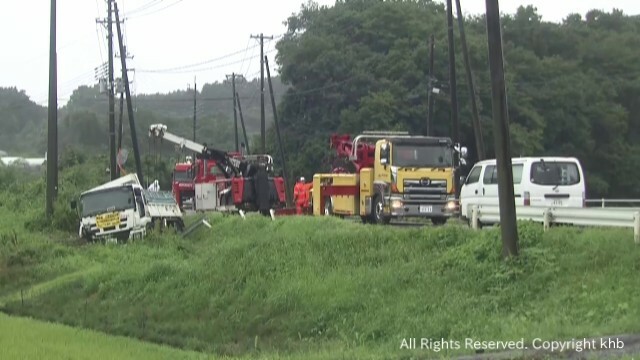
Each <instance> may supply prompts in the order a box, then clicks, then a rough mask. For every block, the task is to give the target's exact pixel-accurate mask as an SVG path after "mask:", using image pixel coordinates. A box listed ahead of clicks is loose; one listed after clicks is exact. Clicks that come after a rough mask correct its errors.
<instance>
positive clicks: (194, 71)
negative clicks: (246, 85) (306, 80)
mask: <svg viewBox="0 0 640 360" xmlns="http://www.w3.org/2000/svg"><path fill="white" fill-rule="evenodd" d="M274 51H276V49H273V50H270V51H268V52H267V51H265V54H268V53H271V52H274ZM246 60H247V58H244V59H240V60H236V61H233V62H228V63H224V64H221V65H217V66H209V67H206V68H199V69H188V70H176V71H171V70H145V69H138V71H139V72H142V73H156V74H185V73H197V72H202V71H208V70H213V69H219V68H223V67H226V66H231V65H237V64H240V63H242V62H243V61H246Z"/></svg>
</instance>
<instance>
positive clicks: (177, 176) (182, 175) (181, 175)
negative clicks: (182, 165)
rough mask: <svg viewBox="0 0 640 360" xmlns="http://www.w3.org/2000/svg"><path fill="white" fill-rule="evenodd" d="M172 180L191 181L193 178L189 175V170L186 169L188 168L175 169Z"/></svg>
mask: <svg viewBox="0 0 640 360" xmlns="http://www.w3.org/2000/svg"><path fill="white" fill-rule="evenodd" d="M173 181H177V182H189V181H193V178H192V176H191V171H188V170H184V171H175V172H174V173H173Z"/></svg>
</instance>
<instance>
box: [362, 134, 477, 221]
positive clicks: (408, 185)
mask: <svg viewBox="0 0 640 360" xmlns="http://www.w3.org/2000/svg"><path fill="white" fill-rule="evenodd" d="M456 152H459V153H460V157H459V158H460V160H456ZM465 158H466V149H465V148H461V149H459V147H456V146H454V144H453V143H452V141H451V139H449V138H435V137H419V136H415V137H395V138H393V137H390V138H387V139H381V140H378V141H377V142H376V152H375V160H374V168H373V175H374V176H373V178H374V187H375V188H376V189H377V191H378V194H379V195H380V196H379V197H378V199H377V200H376V202H375V203H374V204H372V207H373V210H374V212H375V213H376V214H378V215H376V216H382V217H384V219H383V221H388V219H389V218H403V217H426V218H430V219H431V220H432V222H433V223H434V224H443V223H445V222H446V220H447V219H448V218H450V217H452V216H456V215H458V214H459V206H458V202H457V200H456V189H455V181H454V180H455V177H456V173H457V171H456V169H457V168H458V167H459V166H460V165H462V164H464V162H465V161H464V159H465Z"/></svg>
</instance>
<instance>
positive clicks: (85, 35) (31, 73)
mask: <svg viewBox="0 0 640 360" xmlns="http://www.w3.org/2000/svg"><path fill="white" fill-rule="evenodd" d="M440 1H442V0H440ZM303 2H306V0H272V1H267V0H227V1H224V2H222V1H213V0H119V1H118V6H119V10H120V14H122V13H123V12H124V16H122V15H121V18H122V17H124V18H125V20H126V22H125V24H124V25H123V32H124V33H125V37H126V39H125V44H126V45H127V50H128V52H129V54H130V55H132V56H134V59H133V60H128V62H127V66H128V67H129V68H133V69H135V70H136V72H135V74H133V73H131V74H130V80H134V83H133V84H132V91H133V92H134V94H135V93H138V94H141V93H156V92H160V93H166V92H170V91H174V90H178V89H186V88H187V86H188V84H193V80H194V77H196V79H197V84H198V88H199V89H202V84H204V83H205V82H214V81H216V80H217V81H222V80H223V79H224V78H225V75H226V74H230V73H231V72H236V73H239V74H244V75H245V76H247V77H248V78H253V77H255V76H258V75H259V72H260V62H259V46H258V41H257V40H256V39H250V36H251V35H256V34H259V33H260V32H262V33H264V34H265V36H271V35H273V36H276V37H277V36H278V35H281V34H283V33H284V32H285V30H286V28H285V26H284V25H283V21H285V20H286V18H287V17H288V16H289V15H291V13H297V12H298V11H299V9H300V5H301V4H302V3H303ZM317 2H318V3H319V4H320V5H333V4H334V2H335V1H334V0H317ZM57 3H58V4H57V15H58V20H57V29H58V36H57V49H58V98H59V101H58V103H59V105H60V106H62V105H63V104H65V103H66V102H67V100H68V98H69V96H70V94H71V93H72V92H73V90H74V89H76V88H77V87H78V86H80V85H93V84H95V83H96V80H95V79H94V75H95V74H94V69H95V68H96V67H98V66H100V65H101V64H103V63H106V61H107V47H106V44H107V42H106V30H105V29H104V28H103V27H101V26H99V25H97V24H96V19H97V18H105V17H106V12H107V11H106V8H107V3H106V0H57ZM526 4H531V5H534V6H536V7H537V8H538V11H539V13H540V14H541V15H542V16H543V20H547V21H561V20H562V19H563V18H564V17H565V16H566V15H568V14H569V13H576V12H577V13H580V14H582V15H584V14H585V13H586V12H587V11H588V10H590V9H594V8H596V9H601V10H604V11H611V10H612V9H613V8H618V9H622V10H623V11H624V12H625V13H626V14H628V15H637V14H640V1H638V0H609V1H607V0H571V1H570V0H528V1H518V0H500V10H501V12H503V13H514V12H515V10H516V9H517V7H518V6H520V5H526ZM461 5H462V8H463V12H465V13H466V14H479V13H484V11H485V1H484V0H462V1H461ZM141 8H142V10H139V11H137V12H136V11H135V10H138V9H141ZM127 13H129V15H127ZM49 17H50V0H2V4H1V5H0V46H1V48H2V49H3V56H0V69H2V70H1V71H0V86H2V87H10V86H15V87H17V88H18V89H20V90H25V91H26V93H27V95H29V96H30V97H31V99H32V100H34V101H36V102H38V103H39V104H42V105H46V103H47V97H48V73H49V68H48V67H49V64H48V60H49V53H48V52H49ZM274 45H275V41H268V40H265V55H268V56H269V65H270V66H271V67H272V68H273V66H274V65H275V59H274V57H275V51H273V49H274ZM114 54H119V50H118V43H117V35H116V27H115V23H114ZM230 54H231V55H230ZM221 57H224V58H222V59H220V58H221ZM209 60H212V61H210V62H208V63H206V64H205V65H201V66H198V67H191V68H186V69H185V70H186V71H185V70H181V71H182V72H181V73H177V74H167V73H154V72H143V70H156V69H167V68H176V67H182V66H185V65H192V64H197V63H202V62H205V61H209ZM114 63H115V69H116V77H119V76H118V74H119V72H120V70H119V68H120V66H119V64H120V61H119V59H116V60H115V61H114ZM194 70H198V71H194ZM274 73H276V71H275V70H273V69H272V74H274Z"/></svg>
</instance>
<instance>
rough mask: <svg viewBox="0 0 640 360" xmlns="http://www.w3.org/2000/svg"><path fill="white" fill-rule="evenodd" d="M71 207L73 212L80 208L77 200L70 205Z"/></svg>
mask: <svg viewBox="0 0 640 360" xmlns="http://www.w3.org/2000/svg"><path fill="white" fill-rule="evenodd" d="M69 207H71V210H76V209H77V208H78V202H77V201H75V200H71V202H70V203H69Z"/></svg>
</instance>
